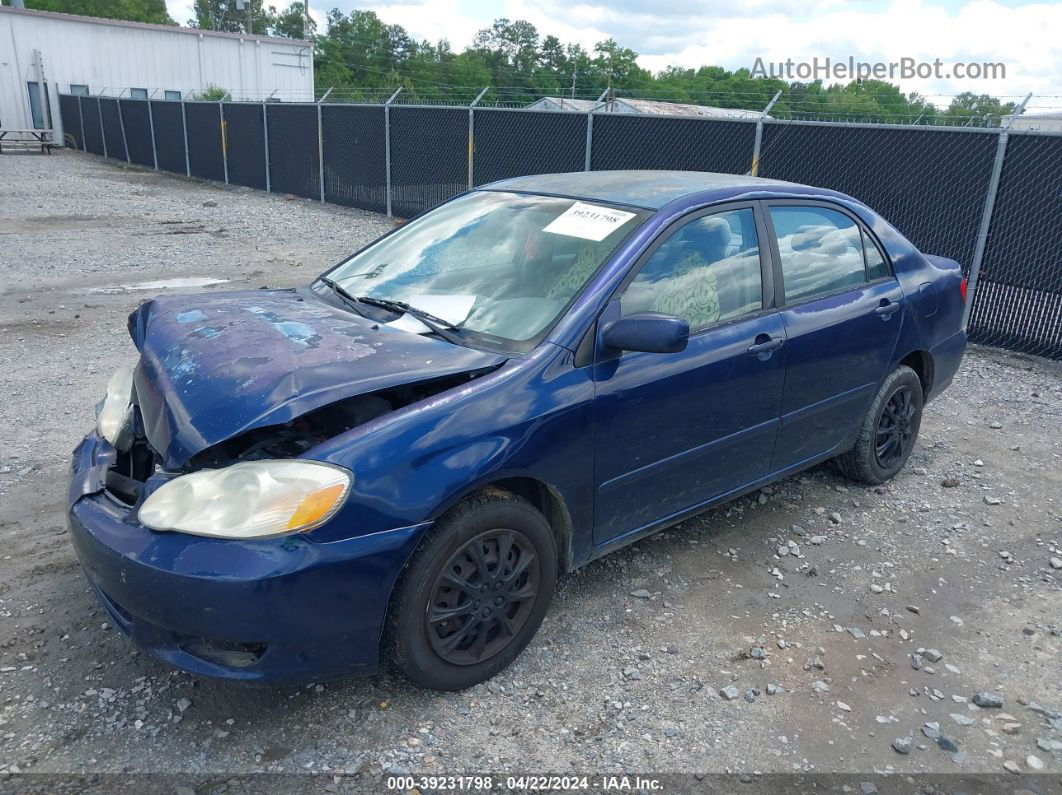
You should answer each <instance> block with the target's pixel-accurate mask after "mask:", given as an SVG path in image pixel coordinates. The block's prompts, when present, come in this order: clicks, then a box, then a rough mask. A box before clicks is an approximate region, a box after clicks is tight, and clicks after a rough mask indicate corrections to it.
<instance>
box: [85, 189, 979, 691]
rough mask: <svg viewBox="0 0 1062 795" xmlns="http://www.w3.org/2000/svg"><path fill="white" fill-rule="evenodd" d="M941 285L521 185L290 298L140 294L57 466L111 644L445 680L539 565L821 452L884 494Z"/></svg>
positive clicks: (838, 246)
mask: <svg viewBox="0 0 1062 795" xmlns="http://www.w3.org/2000/svg"><path fill="white" fill-rule="evenodd" d="M965 291H966V288H965V282H964V281H963V278H962V275H961V270H960V268H959V266H958V265H957V264H956V263H955V262H953V261H951V260H948V259H944V258H942V257H935V256H925V255H922V254H921V253H919V252H918V250H916V249H915V247H914V246H913V245H912V244H911V243H909V242H908V241H907V240H906V239H905V238H904V237H903V236H902V235H901V234H900V233H899V232H897V231H896V230H895V229H894V228H893V227H892V226H890V225H889V224H888V223H887V222H886V221H884V220H883V219H882V218H881V217H880V216H878V215H877V214H875V213H874V212H873V211H872V210H870V209H869V208H867V207H866V206H864V205H863V204H861V203H860V202H858V201H856V200H854V199H852V198H850V197H848V196H845V195H842V194H840V193H835V192H832V191H827V190H821V189H818V188H812V187H807V186H803V185H796V184H791V183H785V182H777V181H772V180H765V179H756V178H753V177H741V176H730V175H723V174H704V173H696V172H669V171H658V172H650V171H625V172H589V173H574V174H550V175H542V176H530V177H520V178H516V179H510V180H505V181H503V182H498V183H494V184H492V185H487V186H485V187H483V188H480V189H478V190H475V191H470V192H468V193H466V194H464V195H462V196H458V197H456V198H454V199H452V200H451V201H449V202H447V203H445V204H443V205H441V206H440V207H437V208H436V209H434V210H432V211H431V212H428V213H426V214H425V215H423V216H421V217H419V218H417V219H415V220H413V221H411V222H409V223H407V224H405V225H403V226H401V227H399V228H397V229H396V230H395V231H393V232H391V233H390V234H388V235H386V236H385V237H383V238H382V239H380V240H378V241H376V242H375V243H373V244H371V245H370V246H368V247H366V248H365V249H363V250H362V251H360V252H358V253H356V254H354V255H353V256H351V257H350V258H348V259H346V260H345V261H343V262H341V263H340V264H338V265H336V266H335V267H333V268H332V269H330V270H329V271H327V272H326V273H325V274H324V275H323V276H321V277H320V278H318V279H317V280H316V281H315V282H313V283H312V284H310V285H308V286H306V287H303V288H299V289H276V290H254V291H246V292H231V293H223V294H210V295H188V296H178V297H165V298H158V299H156V300H153V301H149V302H147V303H145V304H143V305H142V306H140V307H139V308H138V309H137V310H136V311H135V312H134V313H133V314H132V315H131V317H130V319H129V331H130V333H131V335H132V337H133V340H134V342H135V343H136V346H137V348H138V350H139V351H140V357H139V360H138V361H137V362H136V363H135V364H134V365H132V366H129V367H126V368H123V369H121V370H119V371H118V372H117V373H115V375H114V376H113V378H112V379H111V380H110V382H109V384H108V387H107V395H106V397H105V399H104V400H103V401H102V402H101V404H100V406H99V407H98V417H97V425H96V429H95V430H94V431H93V432H92V433H90V434H89V435H88V436H87V437H85V439H84V441H83V442H81V444H80V445H79V446H78V448H77V449H76V451H75V452H74V459H73V468H72V475H71V479H70V487H69V522H70V528H71V538H72V539H73V543H74V546H75V547H76V550H77V553H78V556H79V557H80V559H81V562H82V564H83V566H84V569H85V572H86V574H87V576H88V580H89V582H90V583H91V585H92V588H93V590H94V591H95V593H96V595H97V597H98V598H99V600H100V602H101V603H102V604H103V605H104V607H105V608H106V610H107V611H108V613H109V614H110V616H111V618H112V619H113V621H114V624H115V625H116V626H117V627H118V628H119V629H120V630H122V631H123V632H125V633H126V634H128V635H129V636H130V637H131V638H132V640H133V641H135V642H136V643H137V644H139V645H140V646H141V647H143V648H145V649H147V650H148V651H149V652H151V653H152V654H154V655H155V656H156V657H158V658H160V659H162V660H165V661H166V662H168V663H170V664H172V665H175V666H177V667H179V668H182V669H185V670H187V671H191V672H194V673H197V674H203V675H208V676H215V677H221V678H226V679H230V680H240V681H251V682H261V683H279V682H290V681H298V680H305V679H309V678H319V677H324V676H332V675H344V674H351V673H367V672H371V671H374V670H375V669H376V668H377V666H378V664H379V662H380V660H381V658H382V659H385V660H387V661H388V662H389V663H390V664H392V665H393V666H394V667H395V668H397V670H399V671H401V672H402V673H404V674H405V675H406V676H407V677H408V678H409V679H411V680H412V681H414V682H416V683H419V684H421V685H423V686H426V687H430V688H436V689H440V690H456V689H461V688H465V687H469V686H471V685H474V684H476V683H478V682H482V681H483V680H485V679H487V678H489V677H491V676H493V675H494V674H496V673H498V672H499V671H501V670H502V669H503V668H505V667H506V666H507V665H509V663H511V662H512V661H513V659H515V658H516V656H517V655H518V654H519V653H520V652H521V650H522V649H523V648H524V647H525V646H526V645H527V644H528V643H529V642H530V641H531V639H532V637H533V636H534V634H535V632H536V631H537V629H538V627H539V625H540V624H541V622H542V620H543V617H544V616H545V614H546V611H547V609H548V607H549V604H550V600H551V598H552V596H553V592H554V587H555V584H556V581H557V578H558V576H559V575H561V574H563V573H564V572H568V571H571V570H573V569H575V568H577V567H579V566H582V565H584V564H586V563H587V562H589V561H591V560H593V559H595V558H597V557H599V556H601V555H603V554H605V553H607V552H609V551H610V550H613V549H616V548H617V547H621V546H623V545H625V544H629V543H631V542H633V541H636V540H638V539H640V538H643V537H645V536H646V535H648V534H650V533H653V532H655V531H657V530H660V529H661V528H664V527H667V526H669V525H673V524H675V523H677V522H680V521H682V520H683V519H686V518H688V517H690V516H693V515H694V514H696V513H698V512H701V511H704V510H705V509H707V508H710V507H712V506H714V505H718V504H719V503H722V502H725V501H727V500H732V499H734V498H735V497H739V496H741V495H743V494H746V493H748V492H750V491H753V490H755V489H759V488H761V487H763V486H765V485H767V484H768V483H771V482H773V481H776V480H779V479H781V478H784V477H786V476H788V475H791V474H793V473H794V472H798V471H800V470H803V469H806V468H808V467H810V466H813V465H815V464H818V463H820V462H822V461H826V460H827V459H835V460H836V462H837V464H838V465H839V467H840V469H841V470H842V471H843V472H844V473H846V474H847V475H849V476H850V477H852V478H854V479H856V480H858V481H862V482H865V483H881V482H883V481H886V480H888V479H889V478H891V477H892V476H893V475H895V474H896V473H897V472H898V471H899V469H900V468H901V467H902V466H903V465H904V462H905V461H906V460H907V458H908V456H909V455H910V453H911V449H912V447H913V445H914V443H915V438H916V437H917V435H918V428H919V424H920V421H921V418H922V412H923V408H924V406H925V404H926V403H927V402H928V401H929V400H930V399H932V398H933V397H935V396H936V395H938V394H940V392H941V391H942V390H943V389H945V388H946V387H947V386H948V384H949V383H950V382H951V379H952V377H953V375H954V374H955V371H956V369H957V368H958V366H959V362H960V360H961V358H962V355H963V351H964V348H965V343H966V338H965V334H964V332H963V330H962V328H961V317H962V313H963V304H964V302H965Z"/></svg>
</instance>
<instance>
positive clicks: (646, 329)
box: [601, 312, 690, 353]
mask: <svg viewBox="0 0 1062 795" xmlns="http://www.w3.org/2000/svg"><path fill="white" fill-rule="evenodd" d="M689 339H690V324H689V322H688V321H686V320H685V319H684V318H681V317H675V316H674V315H665V314H662V313H660V312H638V313H636V314H633V315H629V316H627V317H624V318H620V319H619V320H617V321H615V322H614V323H610V324H609V325H608V326H606V327H605V331H604V334H603V335H602V337H601V341H602V342H603V343H604V344H605V345H606V346H607V347H609V348H612V349H613V350H617V351H644V352H645V353H679V352H680V351H684V350H686V343H687V342H689Z"/></svg>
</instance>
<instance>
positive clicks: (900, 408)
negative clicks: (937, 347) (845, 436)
mask: <svg viewBox="0 0 1062 795" xmlns="http://www.w3.org/2000/svg"><path fill="white" fill-rule="evenodd" d="M923 399H924V398H923V395H922V382H921V380H920V379H919V378H918V374H917V373H916V372H915V371H914V370H912V369H911V368H910V367H907V366H906V365H900V366H899V367H897V368H896V369H895V370H893V371H892V372H891V373H890V374H889V376H888V378H886V379H885V383H883V384H882V385H881V388H880V389H879V390H878V394H877V395H875V397H874V401H873V402H872V403H871V404H870V408H869V409H867V413H866V415H865V416H864V417H863V422H862V424H861V425H860V428H859V437H858V439H857V440H856V443H855V446H854V447H853V448H852V449H851V450H849V451H848V452H847V453H844V454H843V455H840V456H838V457H837V458H836V461H837V466H838V468H839V469H840V470H841V472H843V473H844V474H845V475H847V476H848V477H850V478H852V479H853V480H859V481H862V482H863V483H874V484H877V483H884V482H885V481H887V480H889V479H890V478H892V477H893V476H894V475H895V474H896V473H897V472H899V471H900V470H901V469H902V468H903V465H904V464H905V463H906V462H907V458H908V456H910V455H911V450H913V449H914V444H915V440H916V439H917V438H918V429H919V427H920V426H921V424H922V406H923Z"/></svg>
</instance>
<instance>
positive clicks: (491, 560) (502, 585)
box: [425, 529, 539, 665]
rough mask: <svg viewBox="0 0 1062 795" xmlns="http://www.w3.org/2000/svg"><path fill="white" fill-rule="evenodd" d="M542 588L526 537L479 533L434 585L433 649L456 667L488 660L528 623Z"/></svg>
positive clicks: (429, 624) (430, 636)
mask: <svg viewBox="0 0 1062 795" xmlns="http://www.w3.org/2000/svg"><path fill="white" fill-rule="evenodd" d="M538 587H539V565H538V555H537V553H536V552H535V548H534V546H532V544H531V542H530V541H529V540H528V539H527V537H526V536H524V535H523V534H522V533H518V532H516V531H514V530H504V529H497V530H488V531H487V532H485V533H480V534H479V535H478V536H476V537H475V538H473V539H472V540H470V541H468V542H467V543H466V544H465V545H464V546H462V547H461V548H460V549H458V550H457V551H456V552H455V553H454V554H453V555H451V556H450V559H449V560H448V561H447V562H446V565H445V566H443V568H442V571H441V572H440V573H439V576H438V577H436V578H435V583H434V584H433V585H432V589H431V597H430V599H429V601H428V607H427V611H426V614H425V621H426V627H427V631H428V639H429V641H430V642H431V646H432V648H433V649H434V650H435V652H436V654H438V655H439V656H440V657H442V658H443V659H444V660H446V661H447V662H449V663H453V664H454V665H474V664H476V663H480V662H483V661H484V660H487V659H490V658H491V657H493V656H494V655H496V654H498V653H499V652H500V651H502V650H503V649H504V648H505V647H507V646H508V645H509V644H510V643H512V641H513V639H514V638H515V637H516V636H517V635H518V634H519V632H520V630H521V628H522V627H523V626H524V624H525V623H527V618H528V616H529V615H530V613H531V611H532V609H533V607H534V604H535V599H536V597H537V596H538Z"/></svg>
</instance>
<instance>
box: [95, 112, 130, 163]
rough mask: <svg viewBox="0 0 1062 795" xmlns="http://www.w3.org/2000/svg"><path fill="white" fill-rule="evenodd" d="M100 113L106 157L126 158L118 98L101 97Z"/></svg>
mask: <svg viewBox="0 0 1062 795" xmlns="http://www.w3.org/2000/svg"><path fill="white" fill-rule="evenodd" d="M100 113H101V114H103V142H104V144H105V145H106V147H107V157H113V158H114V159H115V160H127V159H128V158H127V157H126V154H125V140H124V133H123V127H122V115H121V111H120V110H119V109H118V100H116V99H107V98H101V99H100Z"/></svg>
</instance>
